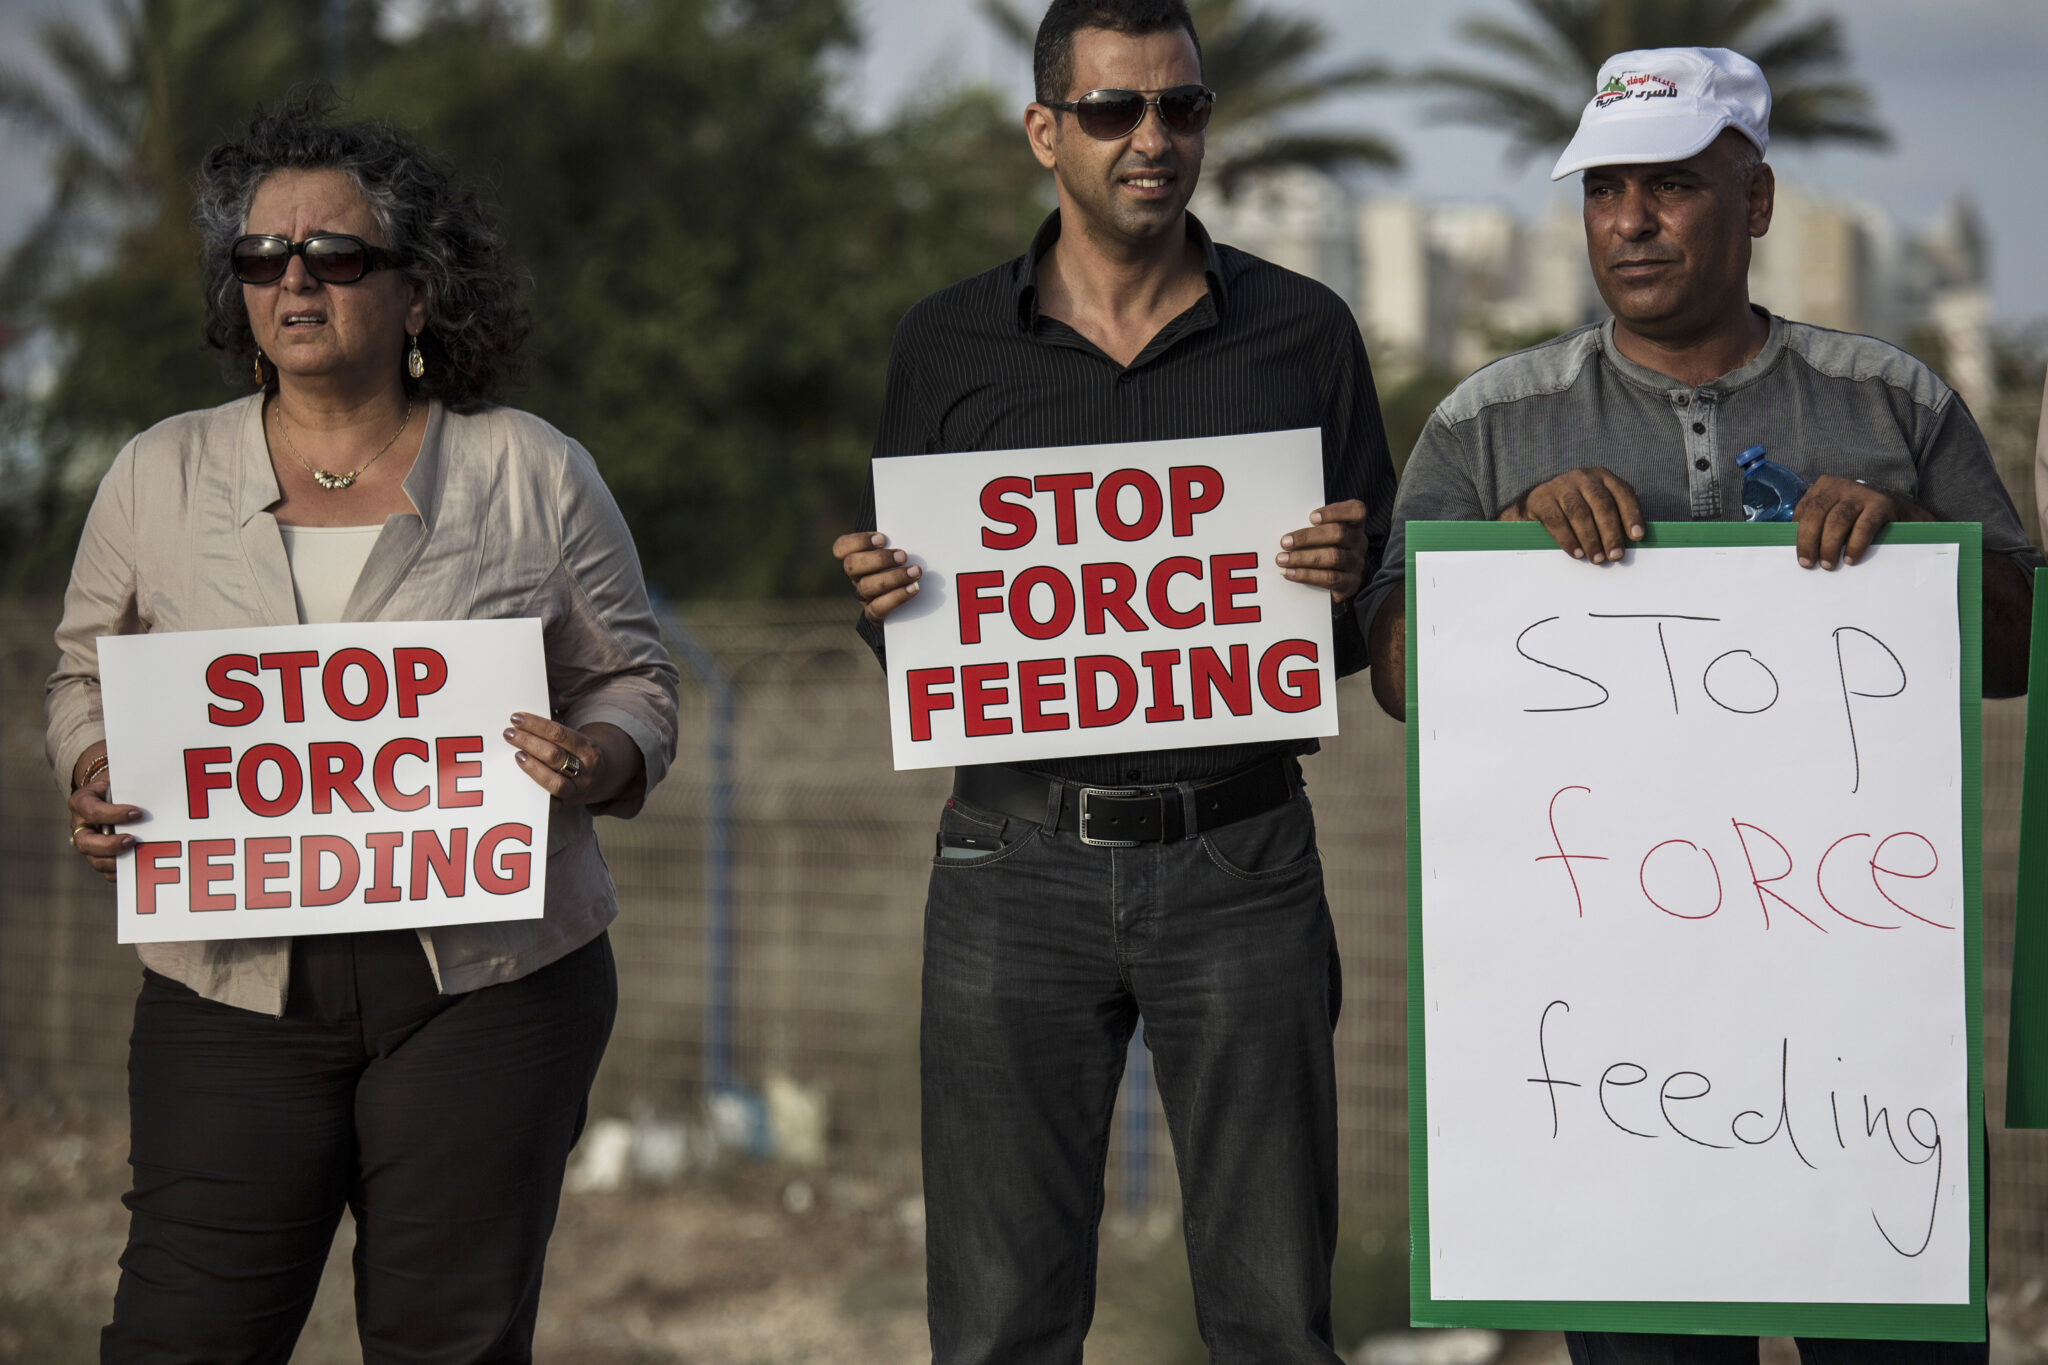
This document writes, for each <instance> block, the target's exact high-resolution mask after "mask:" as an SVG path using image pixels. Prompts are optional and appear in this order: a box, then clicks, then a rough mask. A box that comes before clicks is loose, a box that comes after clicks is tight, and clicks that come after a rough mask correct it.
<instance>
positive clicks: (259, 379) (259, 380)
mask: <svg viewBox="0 0 2048 1365" xmlns="http://www.w3.org/2000/svg"><path fill="white" fill-rule="evenodd" d="M250 368H251V369H252V370H254V371H255V374H256V387H257V388H259V389H260V388H262V387H263V352H261V351H258V352H257V353H256V363H255V364H254V365H252V366H250Z"/></svg>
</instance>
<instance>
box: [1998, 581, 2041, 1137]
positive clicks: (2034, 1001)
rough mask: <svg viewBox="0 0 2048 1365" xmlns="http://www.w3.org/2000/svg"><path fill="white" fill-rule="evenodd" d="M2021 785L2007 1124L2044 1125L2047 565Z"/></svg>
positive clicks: (2037, 611) (2030, 674)
mask: <svg viewBox="0 0 2048 1365" xmlns="http://www.w3.org/2000/svg"><path fill="white" fill-rule="evenodd" d="M2020 780H2021V788H2020V881H2019V900H2018V909H2017V912H2016V914H2015V915H2014V918H2013V940H2012V1032H2011V1035H2010V1045H2009V1048H2008V1050H2007V1052H2006V1067H2005V1126H2006V1127H2008V1128H2048V923H2044V922H2043V920H2044V913H2043V912H2044V910H2048V570H2041V571H2039V572H2037V573H2035V575H2034V643H2033V651H2032V657H2031V658H2030V659H2029V660H2028V664H2027V754H2026V766H2025V767H2024V768H2023V769H2022V770H2021V779H2020Z"/></svg>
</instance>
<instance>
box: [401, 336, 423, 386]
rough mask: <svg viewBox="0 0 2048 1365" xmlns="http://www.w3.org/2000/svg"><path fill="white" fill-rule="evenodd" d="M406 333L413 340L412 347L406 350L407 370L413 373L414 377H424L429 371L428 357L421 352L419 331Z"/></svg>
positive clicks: (408, 372) (410, 373)
mask: <svg viewBox="0 0 2048 1365" xmlns="http://www.w3.org/2000/svg"><path fill="white" fill-rule="evenodd" d="M406 335H407V336H408V337H409V338H411V340H412V349H411V350H410V351H408V352H406V356H405V372H406V373H407V374H409V375H411V376H412V377H413V378H414V379H419V378H421V377H423V376H424V375H425V374H426V372H427V358H426V357H425V356H423V355H421V354H420V335H419V333H418V332H408V333H406Z"/></svg>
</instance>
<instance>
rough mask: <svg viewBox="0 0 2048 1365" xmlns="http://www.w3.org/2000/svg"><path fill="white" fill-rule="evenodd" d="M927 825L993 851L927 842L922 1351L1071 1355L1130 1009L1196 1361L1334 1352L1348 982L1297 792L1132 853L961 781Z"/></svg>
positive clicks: (1090, 1278)
mask: <svg viewBox="0 0 2048 1365" xmlns="http://www.w3.org/2000/svg"><path fill="white" fill-rule="evenodd" d="M942 828H944V829H947V830H951V831H955V832H962V833H966V832H972V833H977V834H983V835H988V834H994V835H996V836H997V837H998V838H999V840H1000V841H1001V847H1000V848H999V849H998V850H997V851H994V852H991V853H987V854H982V855H978V856H976V857H975V858H973V859H953V858H937V859H934V861H933V864H932V875H931V891H930V896H929V899H928V901H927V903H926V907H925V941H924V1011H923V1033H922V1052H923V1061H924V1068H923V1092H924V1179H925V1201H926V1216H927V1220H928V1223H927V1235H928V1243H927V1257H926V1260H927V1269H928V1273H929V1286H930V1313H931V1329H932V1346H933V1358H934V1361H935V1362H936V1365H983V1363H984V1362H986V1363H988V1365H998V1363H999V1365H1072V1363H1073V1362H1078V1361H1079V1360H1080V1359H1081V1341H1082V1338H1083V1337H1084V1336H1086V1335H1087V1332H1088V1324H1089V1321H1090V1319H1091V1318H1092V1317H1093V1315H1094V1309H1095V1253H1096V1234H1097V1225H1098V1223H1099V1221H1100V1219H1101V1215H1102V1172H1103V1163H1104V1160H1105V1157H1106V1155H1107V1152H1108V1147H1109V1131H1110V1113H1111V1109H1112V1107H1113V1105H1114V1103H1115V1100H1116V1093H1117V1085H1118V1082H1119V1080H1120V1079H1121V1077H1122V1075H1123V1067H1124V1057H1125V1049H1126V1048H1127V1046H1128V1044H1129V1042H1130V1037H1131V1032H1132V1029H1133V1027H1134V1026H1135V1025H1136V1023H1137V1020H1138V1018H1139V1016H1140V1015H1142V1016H1143V1017H1144V1020H1145V1042H1146V1044H1147V1045H1148V1046H1149V1047H1150V1048H1151V1050H1152V1056H1153V1063H1154V1069H1155V1072H1156V1074H1157V1076H1158V1083H1159V1093H1160V1097H1161V1099H1162V1100H1163V1101H1164V1104H1165V1109H1166V1121H1167V1124H1168V1127H1169V1128H1170V1130H1171V1132H1172V1135H1173V1147H1174V1155H1175V1159H1176V1161H1177V1162H1178V1164H1179V1169H1180V1182H1181V1201H1182V1221H1183V1230H1184V1232H1185V1234H1186V1237H1187V1248H1188V1266H1189V1270H1190V1271H1191V1273H1192V1276H1193V1281H1194V1291H1195V1311H1196V1316H1197V1320H1198V1322H1199V1324H1200V1327H1201V1331H1202V1338H1203V1340H1204V1341H1206V1342H1207V1343H1208V1346H1209V1350H1210V1353H1211V1358H1212V1359H1214V1360H1216V1361H1231V1362H1259V1365H1277V1363H1278V1362H1288V1361H1297V1362H1310V1361H1312V1362H1317V1365H1335V1362H1337V1360H1338V1357H1337V1355H1336V1353H1335V1352H1334V1351H1333V1350H1331V1347H1330V1259H1331V1256H1332V1254H1333V1252H1334V1250H1335V1246H1336V1237H1337V1161H1336V1157H1337V1106H1336V1082H1335V1077H1334V1070H1333V1066H1332V1061H1331V1030H1332V1029H1333V1028H1334V1027H1335V1025H1336V1021H1337V1009H1338V1003H1339V994H1340V988H1339V980H1338V970H1337V954H1336V943H1335V939H1334V935H1333V932H1332V929H1331V924H1330V912H1329V907H1328V905H1327V904H1326V903H1325V901H1324V899H1323V876H1322V866H1321V863H1320V862H1319V861H1318V859H1317V857H1316V852H1315V824H1314V820H1313V818H1312V817H1311V814H1310V811H1309V806H1308V802H1307V800H1306V799H1305V798H1302V799H1297V800H1295V801H1291V802H1289V803H1287V804H1286V805H1284V806H1281V807H1278V808H1277V809H1275V810H1272V811H1268V812H1267V813H1265V814H1263V815H1259V816H1254V817H1252V818H1251V819H1248V820H1243V821H1239V822H1237V823H1235V824H1232V825H1227V826H1224V827H1223V828H1221V829H1218V830H1215V831H1213V832H1211V833H1209V834H1206V835H1203V836H1201V837H1200V838H1197V839H1193V840H1184V841H1180V842H1176V843H1171V844H1146V845H1141V846H1139V847H1137V848H1128V849H1105V848H1093V847H1089V846H1087V845H1084V844H1082V843H1081V841H1080V840H1079V839H1078V838H1077V837H1076V836H1074V835H1072V834H1061V833H1057V832H1050V831H1047V830H1045V829H1043V828H1042V827H1040V826H1038V825H1033V824H1028V823H1025V822H1022V821H1018V820H1014V819H1012V820H1005V819H1004V818H1003V817H1002V816H1000V815H996V814H992V813H990V812H987V811H982V810H978V809H976V808H973V807H971V806H968V805H967V804H966V803H965V802H962V801H960V800H959V799H958V798H957V797H956V798H954V800H953V801H951V802H949V803H948V806H947V809H946V811H945V813H944V816H943V817H942Z"/></svg>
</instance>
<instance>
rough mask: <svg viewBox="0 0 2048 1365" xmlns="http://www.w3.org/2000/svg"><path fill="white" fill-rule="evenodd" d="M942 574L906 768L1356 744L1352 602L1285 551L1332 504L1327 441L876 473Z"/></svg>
mask: <svg viewBox="0 0 2048 1365" xmlns="http://www.w3.org/2000/svg"><path fill="white" fill-rule="evenodd" d="M874 479H875V510H876V524H877V526H878V527H879V528H880V529H881V530H882V531H883V532H884V533H886V534H887V535H888V537H889V543H890V544H891V545H892V546H897V547H900V548H902V549H903V550H905V551H906V552H908V554H909V555H910V562H911V563H913V564H917V565H919V566H921V567H922V569H923V570H924V576H923V577H922V578H921V579H920V580H919V582H920V584H921V586H920V588H919V590H918V595H917V596H916V597H913V598H912V599H910V601H909V602H907V603H905V604H904V605H903V606H902V607H900V608H898V609H897V610H896V611H895V612H893V613H891V614H890V616H889V619H888V663H889V719H890V730H891V733H892V735H893V737H894V740H895V756H896V766H897V767H898V768H930V767H938V766H943V765H947V764H959V763H1012V762H1018V761H1021V760H1028V759H1037V758H1062V757H1074V756H1078V755H1084V754H1099V753H1120V752H1130V751H1136V750H1145V749H1165V748H1180V747H1183V746H1188V745H1202V744H1234V743H1244V742H1252V741H1261V740H1276V739H1295V738H1300V737H1303V736H1316V735H1334V734H1336V733H1337V704H1336V694H1335V687H1334V683H1335V680H1336V671H1335V665H1334V661H1333V660H1332V658H1331V639H1330V637H1331V623H1330V595H1329V593H1328V592H1326V591H1324V590H1322V589H1320V588H1312V587H1308V586H1306V585H1303V584H1300V583H1292V582H1289V581H1288V580H1287V579H1286V578H1285V577H1284V576H1283V573H1282V571H1281V569H1280V568H1279V567H1278V566H1276V565H1275V564H1274V562H1273V557H1274V555H1276V554H1277V553H1279V550H1280V537H1281V536H1283V535H1285V534H1287V533H1288V532H1290V531H1294V530H1298V529H1300V528H1302V527H1304V526H1306V525H1308V517H1309V513H1310V512H1312V511H1314V510H1315V509H1316V508H1318V507H1320V506H1322V505H1323V501H1324V497H1323V464H1322V435H1321V433H1320V432H1317V431H1314V430H1302V431H1284V432H1270V433H1264V434H1260V435H1253V436H1222V437H1212V438H1205V439H1200V440H1186V441H1146V442H1134V443H1130V444H1123V445H1101V446H1062V447H1058V448H1054V449H1048V450H1008V451H994V452H978V453H971V454H957V455H910V456H898V457H894V458H889V459H878V460H876V461H875V462H874Z"/></svg>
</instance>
